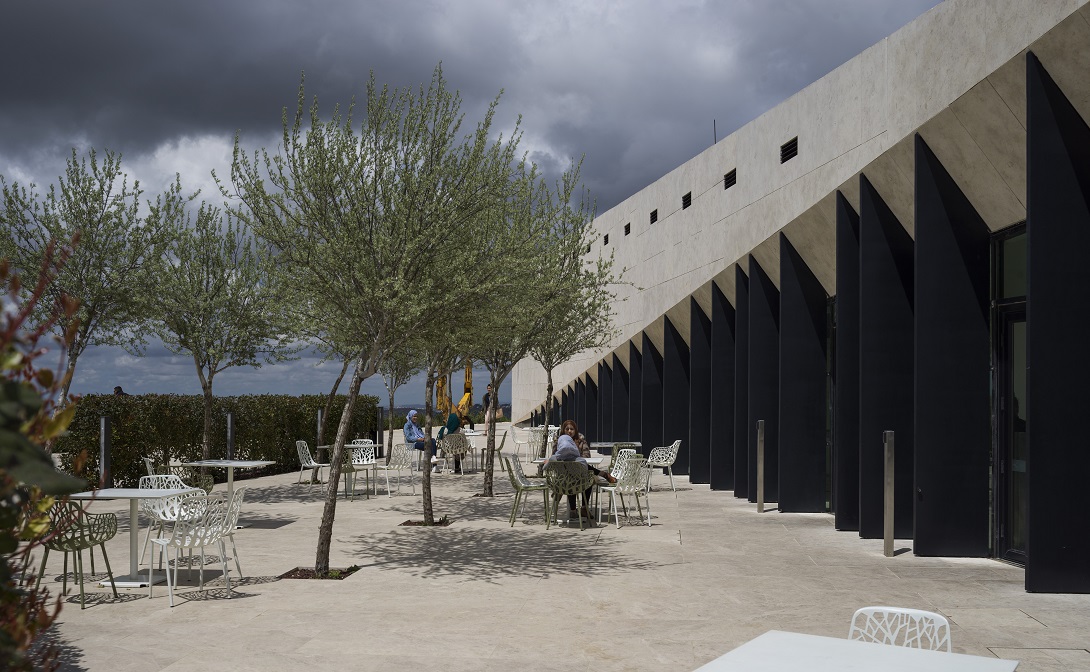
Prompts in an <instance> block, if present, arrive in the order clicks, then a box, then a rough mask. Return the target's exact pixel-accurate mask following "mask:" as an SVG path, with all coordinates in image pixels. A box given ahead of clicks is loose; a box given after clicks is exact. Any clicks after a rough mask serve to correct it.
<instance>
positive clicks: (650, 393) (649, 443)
mask: <svg viewBox="0 0 1090 672" xmlns="http://www.w3.org/2000/svg"><path fill="white" fill-rule="evenodd" d="M642 350H643V382H642V383H641V387H642V389H643V401H642V408H643V415H642V419H641V427H640V443H641V445H642V446H643V454H645V455H646V454H647V453H649V452H651V449H652V448H655V447H656V446H661V445H662V355H661V354H659V351H658V349H657V348H655V344H654V343H652V342H651V339H650V338H649V337H648V336H647V332H644V333H643V348H642Z"/></svg>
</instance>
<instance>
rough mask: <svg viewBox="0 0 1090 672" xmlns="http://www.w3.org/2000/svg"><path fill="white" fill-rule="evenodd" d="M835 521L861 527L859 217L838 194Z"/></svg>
mask: <svg viewBox="0 0 1090 672" xmlns="http://www.w3.org/2000/svg"><path fill="white" fill-rule="evenodd" d="M835 360H836V362H835V364H834V367H833V382H834V385H833V389H834V391H835V395H836V396H835V400H834V402H833V512H834V514H835V516H834V521H833V524H834V525H835V527H836V529H838V530H858V529H859V215H857V214H856V212H855V210H854V209H853V208H852V206H851V204H850V203H848V199H846V198H844V194H842V193H840V192H839V191H838V192H836V357H835Z"/></svg>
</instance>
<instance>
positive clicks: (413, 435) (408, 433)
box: [402, 411, 439, 471]
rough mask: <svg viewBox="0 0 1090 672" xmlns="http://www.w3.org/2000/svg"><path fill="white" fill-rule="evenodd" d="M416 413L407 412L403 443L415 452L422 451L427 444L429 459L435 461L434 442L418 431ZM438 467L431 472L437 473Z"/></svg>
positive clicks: (420, 430)
mask: <svg viewBox="0 0 1090 672" xmlns="http://www.w3.org/2000/svg"><path fill="white" fill-rule="evenodd" d="M416 415H417V413H416V411H409V414H408V415H407V416H406V417H405V427H404V429H403V430H402V431H403V432H404V433H405V443H407V444H411V445H412V447H413V448H416V449H417V450H424V444H425V442H427V443H428V444H429V445H430V447H431V458H432V461H433V462H434V461H435V452H436V449H435V441H434V440H432V439H429V438H428V437H426V436H424V430H422V429H420V425H417V424H416ZM438 470H439V467H438V466H436V467H432V471H438Z"/></svg>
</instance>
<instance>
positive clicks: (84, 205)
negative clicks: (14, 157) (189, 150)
mask: <svg viewBox="0 0 1090 672" xmlns="http://www.w3.org/2000/svg"><path fill="white" fill-rule="evenodd" d="M141 195H142V191H141V190H140V185H139V183H138V182H133V183H132V185H130V184H129V181H128V177H127V175H126V174H125V173H124V171H123V170H122V168H121V155H120V154H116V153H114V152H111V151H109V150H107V151H105V152H104V153H103V155H102V156H100V155H99V154H98V153H97V152H96V151H95V150H93V149H92V150H90V152H89V153H88V154H87V156H84V157H82V158H80V157H78V156H77V155H76V151H75V150H72V156H71V157H70V158H69V159H68V160H67V163H66V168H65V172H64V175H61V176H60V177H58V178H57V183H56V184H55V185H51V186H50V187H49V190H48V191H47V192H46V193H45V195H44V196H43V195H41V194H40V193H39V192H38V190H37V185H34V184H31V185H29V186H21V185H19V184H18V183H15V182H13V183H11V184H9V183H8V182H7V181H6V180H5V179H4V177H3V176H0V256H5V257H7V258H8V259H9V260H10V261H11V263H12V264H13V265H14V266H15V268H16V269H18V270H21V271H23V272H26V271H30V270H33V269H37V268H40V267H41V265H42V262H43V260H44V258H45V253H46V250H47V249H48V247H49V243H50V241H53V240H71V239H73V238H74V237H77V236H78V240H79V244H78V245H76V246H75V248H74V250H73V253H72V258H71V259H70V260H69V261H68V263H67V264H65V265H64V267H63V268H61V269H60V270H59V271H58V273H57V277H56V278H55V279H54V280H53V282H51V283H49V285H48V287H46V289H45V292H46V293H45V295H44V296H43V297H42V301H41V302H40V303H39V304H38V306H39V310H41V311H49V310H52V309H53V306H55V305H59V303H60V301H61V297H62V296H65V295H67V296H71V297H74V298H75V299H77V300H78V301H79V310H77V311H76V312H75V314H73V315H71V316H67V315H65V316H62V318H61V319H59V320H57V321H56V322H55V323H54V325H53V331H54V333H56V334H57V335H58V336H61V335H63V334H65V333H66V332H68V331H69V329H70V327H72V326H73V325H77V324H78V326H77V327H76V328H75V331H74V334H73V338H72V340H71V342H70V344H69V346H68V350H67V355H66V356H67V360H66V370H65V379H64V386H63V389H62V390H61V395H62V397H63V398H64V399H67V398H68V390H69V389H70V387H71V384H72V376H73V374H74V372H75V370H76V362H77V360H79V357H80V355H82V354H83V353H84V351H85V350H86V349H87V347H88V346H91V345H116V346H121V347H123V348H125V350H127V351H128V352H130V353H132V354H141V353H142V352H143V347H144V336H145V335H146V334H147V332H148V328H149V318H150V316H151V315H152V314H153V312H154V305H155V300H156V297H155V293H154V291H153V289H154V286H155V278H156V275H157V273H158V270H159V268H160V260H161V259H162V257H163V254H164V251H165V249H166V246H167V244H168V242H169V241H170V235H171V229H170V227H169V226H168V225H167V224H165V223H163V222H157V221H152V220H147V219H144V218H143V217H141V215H140V197H141ZM43 315H44V313H43ZM42 321H44V320H42Z"/></svg>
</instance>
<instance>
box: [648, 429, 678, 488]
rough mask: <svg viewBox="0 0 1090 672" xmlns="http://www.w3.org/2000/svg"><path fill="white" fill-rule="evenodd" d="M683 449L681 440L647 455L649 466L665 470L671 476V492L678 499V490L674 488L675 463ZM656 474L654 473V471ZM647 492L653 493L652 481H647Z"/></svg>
mask: <svg viewBox="0 0 1090 672" xmlns="http://www.w3.org/2000/svg"><path fill="white" fill-rule="evenodd" d="M680 448H681V439H678V440H677V441H674V442H673V443H671V444H670V445H669V446H663V447H660V448H655V449H653V450H652V451H651V452H650V453H648V455H647V466H649V467H651V468H652V469H665V470H666V473H667V475H669V476H670V490H673V492H674V497H677V489H676V488H675V487H674V461H675V460H677V452H678V450H679V449H680ZM652 473H654V471H652ZM647 491H648V492H650V491H651V479H650V478H649V479H647Z"/></svg>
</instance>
